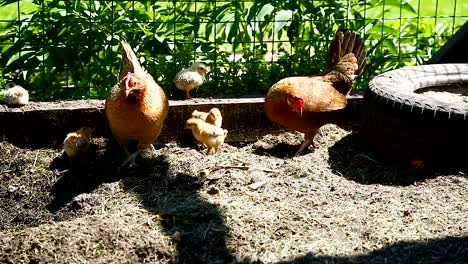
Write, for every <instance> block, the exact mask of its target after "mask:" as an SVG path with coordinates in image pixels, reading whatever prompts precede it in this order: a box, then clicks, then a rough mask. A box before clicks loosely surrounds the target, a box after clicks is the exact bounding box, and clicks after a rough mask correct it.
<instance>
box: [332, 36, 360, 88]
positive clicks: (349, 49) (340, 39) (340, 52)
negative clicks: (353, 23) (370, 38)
mask: <svg viewBox="0 0 468 264" xmlns="http://www.w3.org/2000/svg"><path fill="white" fill-rule="evenodd" d="M350 53H352V54H353V55H354V56H351V57H355V59H356V60H355V61H354V60H350V58H349V57H350V55H348V54H350ZM366 62H367V59H366V49H365V46H364V41H363V40H362V38H361V37H360V36H359V35H358V34H356V32H353V31H351V30H348V29H339V30H338V31H337V32H336V33H335V37H334V39H333V40H332V42H331V43H330V47H329V49H328V68H327V72H332V71H337V72H339V73H342V74H345V76H346V77H348V78H351V79H354V77H355V76H357V75H359V74H360V73H361V72H362V69H363V68H364V66H365V64H366ZM354 68H356V69H354ZM351 69H352V70H351ZM343 70H345V71H346V72H343ZM350 70H351V72H349V71H350ZM350 73H351V74H350Z"/></svg>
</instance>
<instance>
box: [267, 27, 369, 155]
mask: <svg viewBox="0 0 468 264" xmlns="http://www.w3.org/2000/svg"><path fill="white" fill-rule="evenodd" d="M366 62H367V58H366V49H365V46H364V42H363V40H362V39H361V37H360V36H359V35H358V34H356V33H355V32H353V31H351V30H347V29H339V30H338V31H337V32H336V34H335V37H334V39H333V40H332V42H331V43H330V46H329V50H328V68H327V70H326V72H325V74H323V75H321V76H300V77H289V78H285V79H282V80H280V81H278V82H277V83H275V84H274V85H273V86H272V87H271V88H270V90H269V91H268V93H267V95H266V97H265V103H264V110H265V113H266V115H267V117H268V118H269V119H270V120H271V121H273V122H275V123H277V124H280V125H282V126H285V127H287V128H289V129H292V130H296V131H299V132H302V133H305V141H304V142H303V143H302V145H301V147H300V148H299V150H298V151H297V152H296V156H298V155H300V154H301V153H302V152H303V151H304V149H306V148H307V147H309V145H311V144H312V146H314V147H315V145H314V142H313V140H314V136H315V135H316V134H317V132H318V130H319V128H320V127H321V126H323V125H325V124H327V123H330V122H331V121H332V120H333V119H334V117H335V116H336V113H337V111H339V110H342V109H344V108H345V107H346V103H347V100H346V97H347V96H348V95H349V93H350V92H351V88H352V85H353V83H354V80H355V79H356V77H357V76H358V75H359V73H361V72H362V69H363V67H364V66H365V64H366Z"/></svg>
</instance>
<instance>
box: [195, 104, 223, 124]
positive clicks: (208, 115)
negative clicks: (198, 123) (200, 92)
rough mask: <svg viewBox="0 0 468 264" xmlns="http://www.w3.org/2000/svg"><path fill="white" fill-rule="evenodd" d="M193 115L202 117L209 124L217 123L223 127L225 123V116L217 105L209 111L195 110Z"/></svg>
mask: <svg viewBox="0 0 468 264" xmlns="http://www.w3.org/2000/svg"><path fill="white" fill-rule="evenodd" d="M192 117H195V118H198V119H201V120H203V121H205V122H207V123H208V124H212V125H215V126H216V127H221V126H222V124H223V116H222V115H221V111H219V109H218V108H216V107H214V108H211V109H210V111H209V112H202V111H198V110H194V111H193V112H192Z"/></svg>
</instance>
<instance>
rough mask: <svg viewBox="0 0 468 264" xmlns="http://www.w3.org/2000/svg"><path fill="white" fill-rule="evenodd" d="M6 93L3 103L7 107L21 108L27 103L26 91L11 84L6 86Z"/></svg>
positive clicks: (27, 95)
mask: <svg viewBox="0 0 468 264" xmlns="http://www.w3.org/2000/svg"><path fill="white" fill-rule="evenodd" d="M5 88H7V90H6V93H5V95H4V97H3V101H4V102H5V104H7V105H8V106H23V105H27V104H28V103H29V94H28V91H27V90H26V89H24V88H23V87H21V86H19V85H16V84H14V83H12V82H9V83H7V84H6V86H5Z"/></svg>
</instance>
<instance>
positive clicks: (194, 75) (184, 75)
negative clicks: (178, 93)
mask: <svg viewBox="0 0 468 264" xmlns="http://www.w3.org/2000/svg"><path fill="white" fill-rule="evenodd" d="M209 71H210V69H209V68H208V67H207V66H206V65H205V64H203V63H201V62H197V63H194V64H193V65H192V66H191V67H190V68H187V69H183V70H181V71H180V72H179V73H177V74H176V76H175V77H174V83H175V85H176V87H177V89H179V90H183V91H185V97H186V98H188V99H190V98H192V97H191V96H190V90H192V89H194V88H196V87H198V86H200V85H202V84H203V82H204V81H205V74H206V73H208V72H209Z"/></svg>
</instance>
